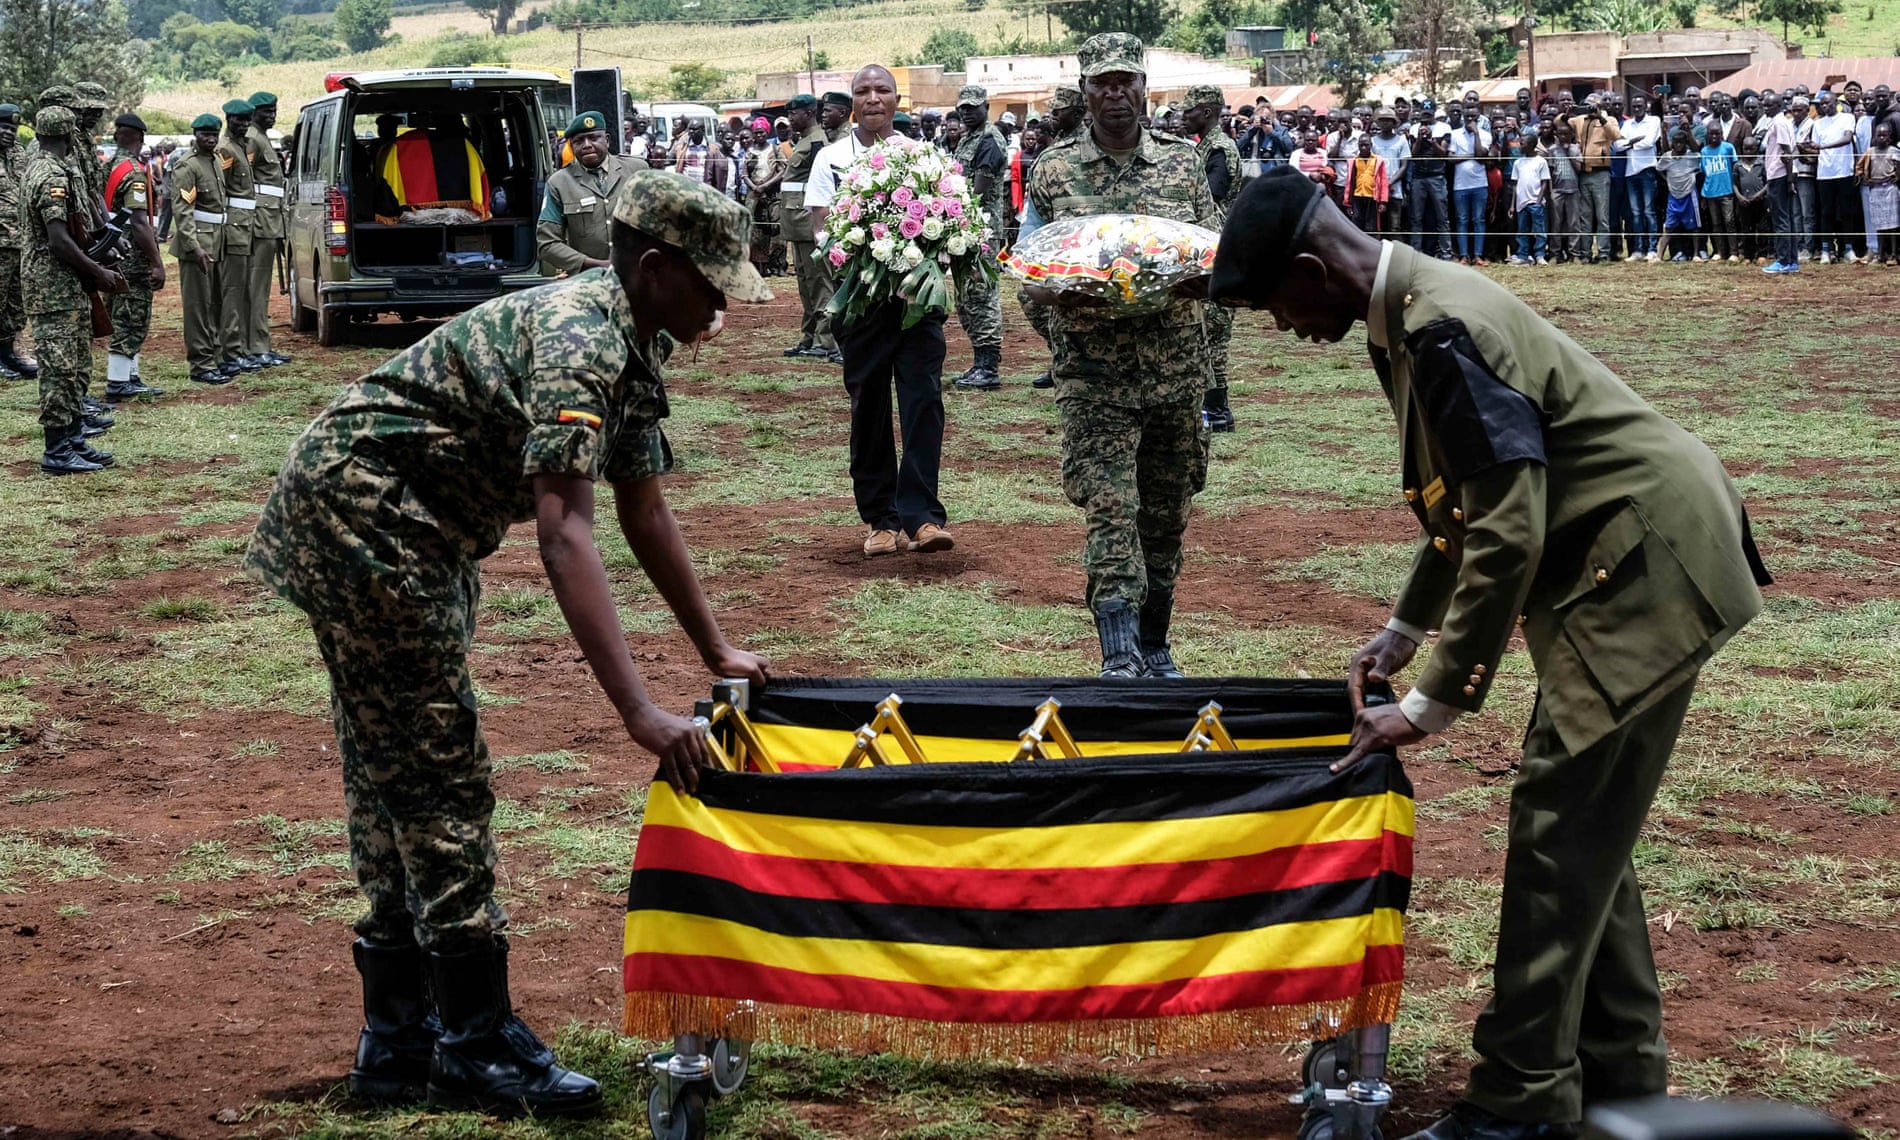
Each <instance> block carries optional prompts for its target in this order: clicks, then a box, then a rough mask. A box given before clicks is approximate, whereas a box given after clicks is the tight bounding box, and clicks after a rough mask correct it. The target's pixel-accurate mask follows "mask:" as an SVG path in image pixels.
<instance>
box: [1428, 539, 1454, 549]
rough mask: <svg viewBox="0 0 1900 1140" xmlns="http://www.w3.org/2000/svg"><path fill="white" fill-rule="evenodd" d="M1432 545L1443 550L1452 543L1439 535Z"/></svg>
mask: <svg viewBox="0 0 1900 1140" xmlns="http://www.w3.org/2000/svg"><path fill="white" fill-rule="evenodd" d="M1432 545H1433V546H1435V547H1437V548H1438V549H1440V550H1443V549H1445V547H1447V546H1450V545H1451V544H1450V543H1448V542H1446V541H1445V540H1444V538H1443V537H1439V538H1434V539H1432Z"/></svg>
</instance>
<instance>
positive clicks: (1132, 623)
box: [1029, 32, 1219, 677]
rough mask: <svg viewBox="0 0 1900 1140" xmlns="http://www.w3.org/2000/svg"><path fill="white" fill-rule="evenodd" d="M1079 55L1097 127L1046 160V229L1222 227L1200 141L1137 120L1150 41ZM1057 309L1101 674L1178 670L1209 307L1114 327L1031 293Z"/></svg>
mask: <svg viewBox="0 0 1900 1140" xmlns="http://www.w3.org/2000/svg"><path fill="white" fill-rule="evenodd" d="M1076 54H1077V59H1078V60H1079V62H1080V63H1081V70H1082V90H1083V94H1084V95H1085V96H1086V98H1087V103H1088V111H1089V117H1090V119H1091V120H1092V123H1091V126H1090V128H1089V130H1088V131H1087V132H1086V133H1084V134H1082V135H1080V136H1078V137H1076V138H1073V139H1065V140H1063V141H1062V142H1058V143H1056V144H1055V145H1054V146H1052V147H1050V148H1049V149H1047V150H1045V151H1043V152H1042V154H1041V155H1040V156H1039V157H1038V158H1037V159H1036V169H1035V172H1034V173H1033V174H1032V175H1031V176H1030V191H1029V193H1030V198H1031V200H1032V201H1033V202H1034V203H1035V206H1036V213H1037V214H1038V215H1039V216H1040V217H1041V218H1042V219H1043V220H1044V221H1045V222H1059V221H1063V220H1065V219H1068V218H1081V217H1088V216H1090V215H1093V214H1113V213H1133V214H1150V215H1153V216H1156V217H1163V218H1173V219H1176V220H1179V221H1184V222H1193V223H1194V224H1196V225H1202V226H1213V225H1218V224H1219V216H1218V208H1217V207H1216V206H1215V205H1214V199H1213V197H1212V196H1211V195H1210V194H1209V192H1208V188H1207V178H1206V177H1205V176H1204V175H1203V173H1202V169H1201V162H1200V156H1199V155H1198V154H1197V153H1196V152H1195V149H1194V146H1193V144H1191V143H1188V142H1186V141H1185V140H1182V139H1178V138H1175V137H1173V136H1172V135H1165V134H1157V133H1155V132H1152V131H1149V130H1146V129H1144V128H1143V127H1142V126H1141V118H1140V116H1141V112H1142V108H1143V107H1144V106H1146V103H1147V95H1148V92H1147V75H1146V73H1145V71H1144V68H1143V63H1142V45H1141V40H1139V39H1138V38H1136V37H1135V36H1133V35H1130V34H1128V33H1126V32H1105V33H1103V34H1101V35H1098V36H1094V37H1092V38H1090V39H1089V41H1088V42H1087V43H1085V44H1083V45H1082V48H1081V50H1080V51H1079V52H1077V53H1076ZM1032 296H1033V297H1034V299H1035V300H1037V301H1039V302H1041V303H1044V304H1050V305H1053V306H1055V312H1054V316H1053V318H1052V321H1051V331H1052V332H1053V333H1054V336H1053V342H1054V356H1055V382H1056V404H1057V407H1058V408H1059V409H1060V410H1061V413H1062V489H1063V491H1064V492H1065V493H1066V494H1067V495H1068V496H1069V501H1070V502H1073V503H1074V504H1075V505H1076V506H1078V507H1081V508H1082V509H1083V511H1084V512H1085V513H1086V514H1087V517H1088V524H1089V535H1088V545H1087V546H1086V548H1085V549H1084V551H1083V567H1084V569H1085V570H1086V571H1087V573H1088V603H1089V607H1090V609H1092V610H1093V611H1094V613H1095V624H1096V630H1097V632H1098V633H1099V634H1100V637H1101V642H1102V675H1103V676H1105V677H1107V676H1118V677H1133V676H1179V675H1180V673H1179V671H1178V670H1177V669H1176V668H1175V665H1174V659H1173V656H1172V655H1171V653H1170V652H1169V646H1168V623H1169V620H1170V617H1171V616H1172V614H1173V611H1174V583H1175V579H1176V577H1177V576H1178V575H1179V574H1180V571H1181V536H1182V534H1183V533H1184V532H1185V531H1186V530H1187V522H1188V509H1189V506H1190V504H1191V503H1192V502H1193V499H1194V495H1195V493H1196V492H1197V491H1199V490H1200V489H1201V485H1202V483H1203V482H1205V480H1206V477H1207V442H1208V441H1207V435H1206V428H1205V425H1204V424H1203V422H1202V419H1201V400H1202V396H1203V394H1204V393H1205V391H1206V388H1207V346H1206V341H1205V339H1204V337H1203V334H1202V329H1201V313H1200V310H1201V303H1200V302H1199V301H1196V300H1193V299H1191V298H1189V297H1186V296H1182V297H1179V298H1177V299H1176V300H1175V301H1174V303H1173V304H1172V305H1170V306H1169V307H1168V308H1167V309H1166V310H1165V311H1163V312H1161V313H1158V314H1155V315H1152V316H1140V317H1131V318H1127V319H1121V320H1114V319H1110V318H1109V317H1107V316H1106V315H1104V314H1103V312H1102V311H1101V305H1102V304H1104V302H1094V301H1092V300H1091V299H1087V298H1080V297H1078V296H1077V295H1076V294H1073V293H1057V292H1055V291H1053V290H1049V289H1046V288H1042V287H1038V288H1037V289H1036V291H1035V292H1034V293H1032Z"/></svg>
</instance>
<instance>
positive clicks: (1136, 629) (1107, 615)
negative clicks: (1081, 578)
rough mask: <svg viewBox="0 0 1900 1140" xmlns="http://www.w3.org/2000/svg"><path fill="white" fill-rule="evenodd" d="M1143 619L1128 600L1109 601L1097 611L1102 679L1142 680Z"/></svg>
mask: <svg viewBox="0 0 1900 1140" xmlns="http://www.w3.org/2000/svg"><path fill="white" fill-rule="evenodd" d="M1139 623H1140V618H1139V616H1138V615H1137V614H1136V613H1135V607H1133V606H1131V605H1129V604H1128V599H1126V598H1110V599H1108V600H1107V601H1105V602H1103V603H1102V604H1101V605H1099V606H1097V607H1095V633H1096V636H1098V637H1100V638H1101V641H1102V676H1104V677H1140V676H1143V675H1144V673H1145V669H1144V668H1143V665H1142V660H1141V629H1140V624H1139Z"/></svg>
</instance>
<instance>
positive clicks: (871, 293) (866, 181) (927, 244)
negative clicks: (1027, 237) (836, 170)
mask: <svg viewBox="0 0 1900 1140" xmlns="http://www.w3.org/2000/svg"><path fill="white" fill-rule="evenodd" d="M908 142H909V140H904V141H903V142H899V141H897V140H896V139H892V140H887V141H885V142H880V143H878V144H876V145H875V146H873V147H871V148H870V149H869V150H867V151H865V152H864V154H863V155H861V156H860V157H859V159H858V161H857V162H856V163H854V164H853V165H852V167H851V169H849V170H847V171H845V172H844V174H843V175H842V176H841V177H840V178H839V180H838V191H837V194H836V195H834V196H833V198H832V202H831V213H830V214H829V215H828V216H827V217H826V219H825V232H824V235H823V237H822V238H821V239H820V245H819V247H818V252H817V254H816V256H819V257H823V258H824V259H825V260H826V261H827V262H828V263H829V264H830V265H831V266H832V268H833V269H835V270H836V271H837V273H838V289H837V292H836V293H834V294H833V295H832V298H831V306H830V312H831V315H832V316H833V317H840V316H842V317H843V318H844V319H845V320H846V321H854V320H856V319H857V318H858V317H860V316H862V315H863V314H864V313H865V311H866V310H868V309H870V308H872V307H874V306H876V305H880V304H883V303H884V302H886V301H888V300H891V299H892V298H899V299H901V300H903V302H904V327H905V328H909V327H911V326H912V325H914V324H916V323H917V322H918V321H920V320H922V319H923V318H924V315H925V314H926V313H929V312H932V311H935V312H941V313H948V312H949V311H950V310H951V309H952V308H954V307H955V305H956V290H957V289H959V288H961V287H963V286H964V285H965V284H966V283H967V282H969V281H970V280H971V279H972V278H973V277H974V276H976V275H979V274H980V275H981V276H982V277H983V278H985V279H988V280H995V278H996V276H997V264H996V254H997V247H998V245H999V244H1000V242H999V240H998V238H999V235H996V234H992V233H990V231H989V227H988V226H986V225H985V224H984V218H983V209H982V206H981V205H980V204H979V203H978V201H977V198H976V193H975V191H973V190H972V189H971V188H970V182H969V179H967V178H965V177H964V176H963V164H962V163H960V162H957V161H956V160H954V159H952V158H951V157H950V156H949V155H947V154H945V153H944V152H943V151H941V150H939V149H937V148H936V147H933V146H924V145H920V144H911V145H905V144H906V143H908Z"/></svg>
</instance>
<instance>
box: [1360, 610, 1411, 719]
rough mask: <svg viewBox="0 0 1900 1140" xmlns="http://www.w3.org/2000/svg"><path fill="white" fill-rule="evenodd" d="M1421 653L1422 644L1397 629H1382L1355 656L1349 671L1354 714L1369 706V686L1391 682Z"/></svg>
mask: <svg viewBox="0 0 1900 1140" xmlns="http://www.w3.org/2000/svg"><path fill="white" fill-rule="evenodd" d="M1417 652H1418V642H1416V641H1413V640H1412V639H1411V638H1409V637H1407V636H1405V635H1404V634H1402V633H1400V632H1398V631H1397V630H1392V629H1382V630H1380V631H1379V634H1378V636H1377V637H1374V638H1373V639H1372V640H1371V641H1368V642H1366V644H1365V646H1364V648H1362V649H1360V650H1359V652H1357V653H1355V654H1353V655H1352V666H1351V667H1350V668H1349V669H1347V670H1346V696H1347V698H1348V699H1349V700H1351V701H1352V711H1353V713H1354V715H1357V714H1358V713H1359V712H1361V711H1362V710H1363V709H1364V708H1365V707H1366V685H1368V684H1373V685H1383V684H1385V683H1386V682H1387V681H1390V680H1391V679H1392V677H1393V674H1395V673H1397V672H1398V671H1399V670H1401V669H1403V668H1405V667H1406V666H1407V665H1410V664H1411V663H1412V655H1413V654H1415V653H1417Z"/></svg>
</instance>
